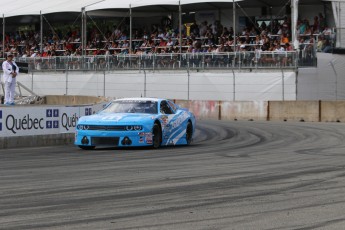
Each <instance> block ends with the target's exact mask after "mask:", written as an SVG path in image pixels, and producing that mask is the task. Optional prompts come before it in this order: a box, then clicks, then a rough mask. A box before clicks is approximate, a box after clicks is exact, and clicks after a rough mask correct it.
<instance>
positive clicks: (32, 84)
mask: <svg viewBox="0 0 345 230" xmlns="http://www.w3.org/2000/svg"><path fill="white" fill-rule="evenodd" d="M31 91H34V72H32V73H31Z"/></svg>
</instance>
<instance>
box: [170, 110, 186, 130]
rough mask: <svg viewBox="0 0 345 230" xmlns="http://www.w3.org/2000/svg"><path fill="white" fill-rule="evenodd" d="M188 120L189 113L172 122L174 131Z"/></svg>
mask: <svg viewBox="0 0 345 230" xmlns="http://www.w3.org/2000/svg"><path fill="white" fill-rule="evenodd" d="M187 118H188V114H187V113H183V115H181V116H179V117H178V118H177V119H176V120H174V121H173V122H171V127H172V128H173V129H175V128H177V127H179V126H180V125H181V124H182V123H183V122H184V121H185V120H186V119H187Z"/></svg>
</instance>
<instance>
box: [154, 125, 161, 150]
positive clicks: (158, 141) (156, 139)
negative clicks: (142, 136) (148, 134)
mask: <svg viewBox="0 0 345 230" xmlns="http://www.w3.org/2000/svg"><path fill="white" fill-rule="evenodd" d="M152 135H153V137H152V142H153V145H152V146H153V148H154V149H158V148H159V146H161V142H162V129H161V127H160V126H159V124H157V123H155V124H154V125H153V128H152Z"/></svg>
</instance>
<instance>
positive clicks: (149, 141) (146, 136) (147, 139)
mask: <svg viewBox="0 0 345 230" xmlns="http://www.w3.org/2000/svg"><path fill="white" fill-rule="evenodd" d="M145 141H146V143H147V144H152V133H146V135H145Z"/></svg>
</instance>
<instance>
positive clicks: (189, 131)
mask: <svg viewBox="0 0 345 230" xmlns="http://www.w3.org/2000/svg"><path fill="white" fill-rule="evenodd" d="M192 140H193V125H192V122H190V121H189V122H188V124H187V128H186V141H187V145H190V144H191V143H192Z"/></svg>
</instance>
